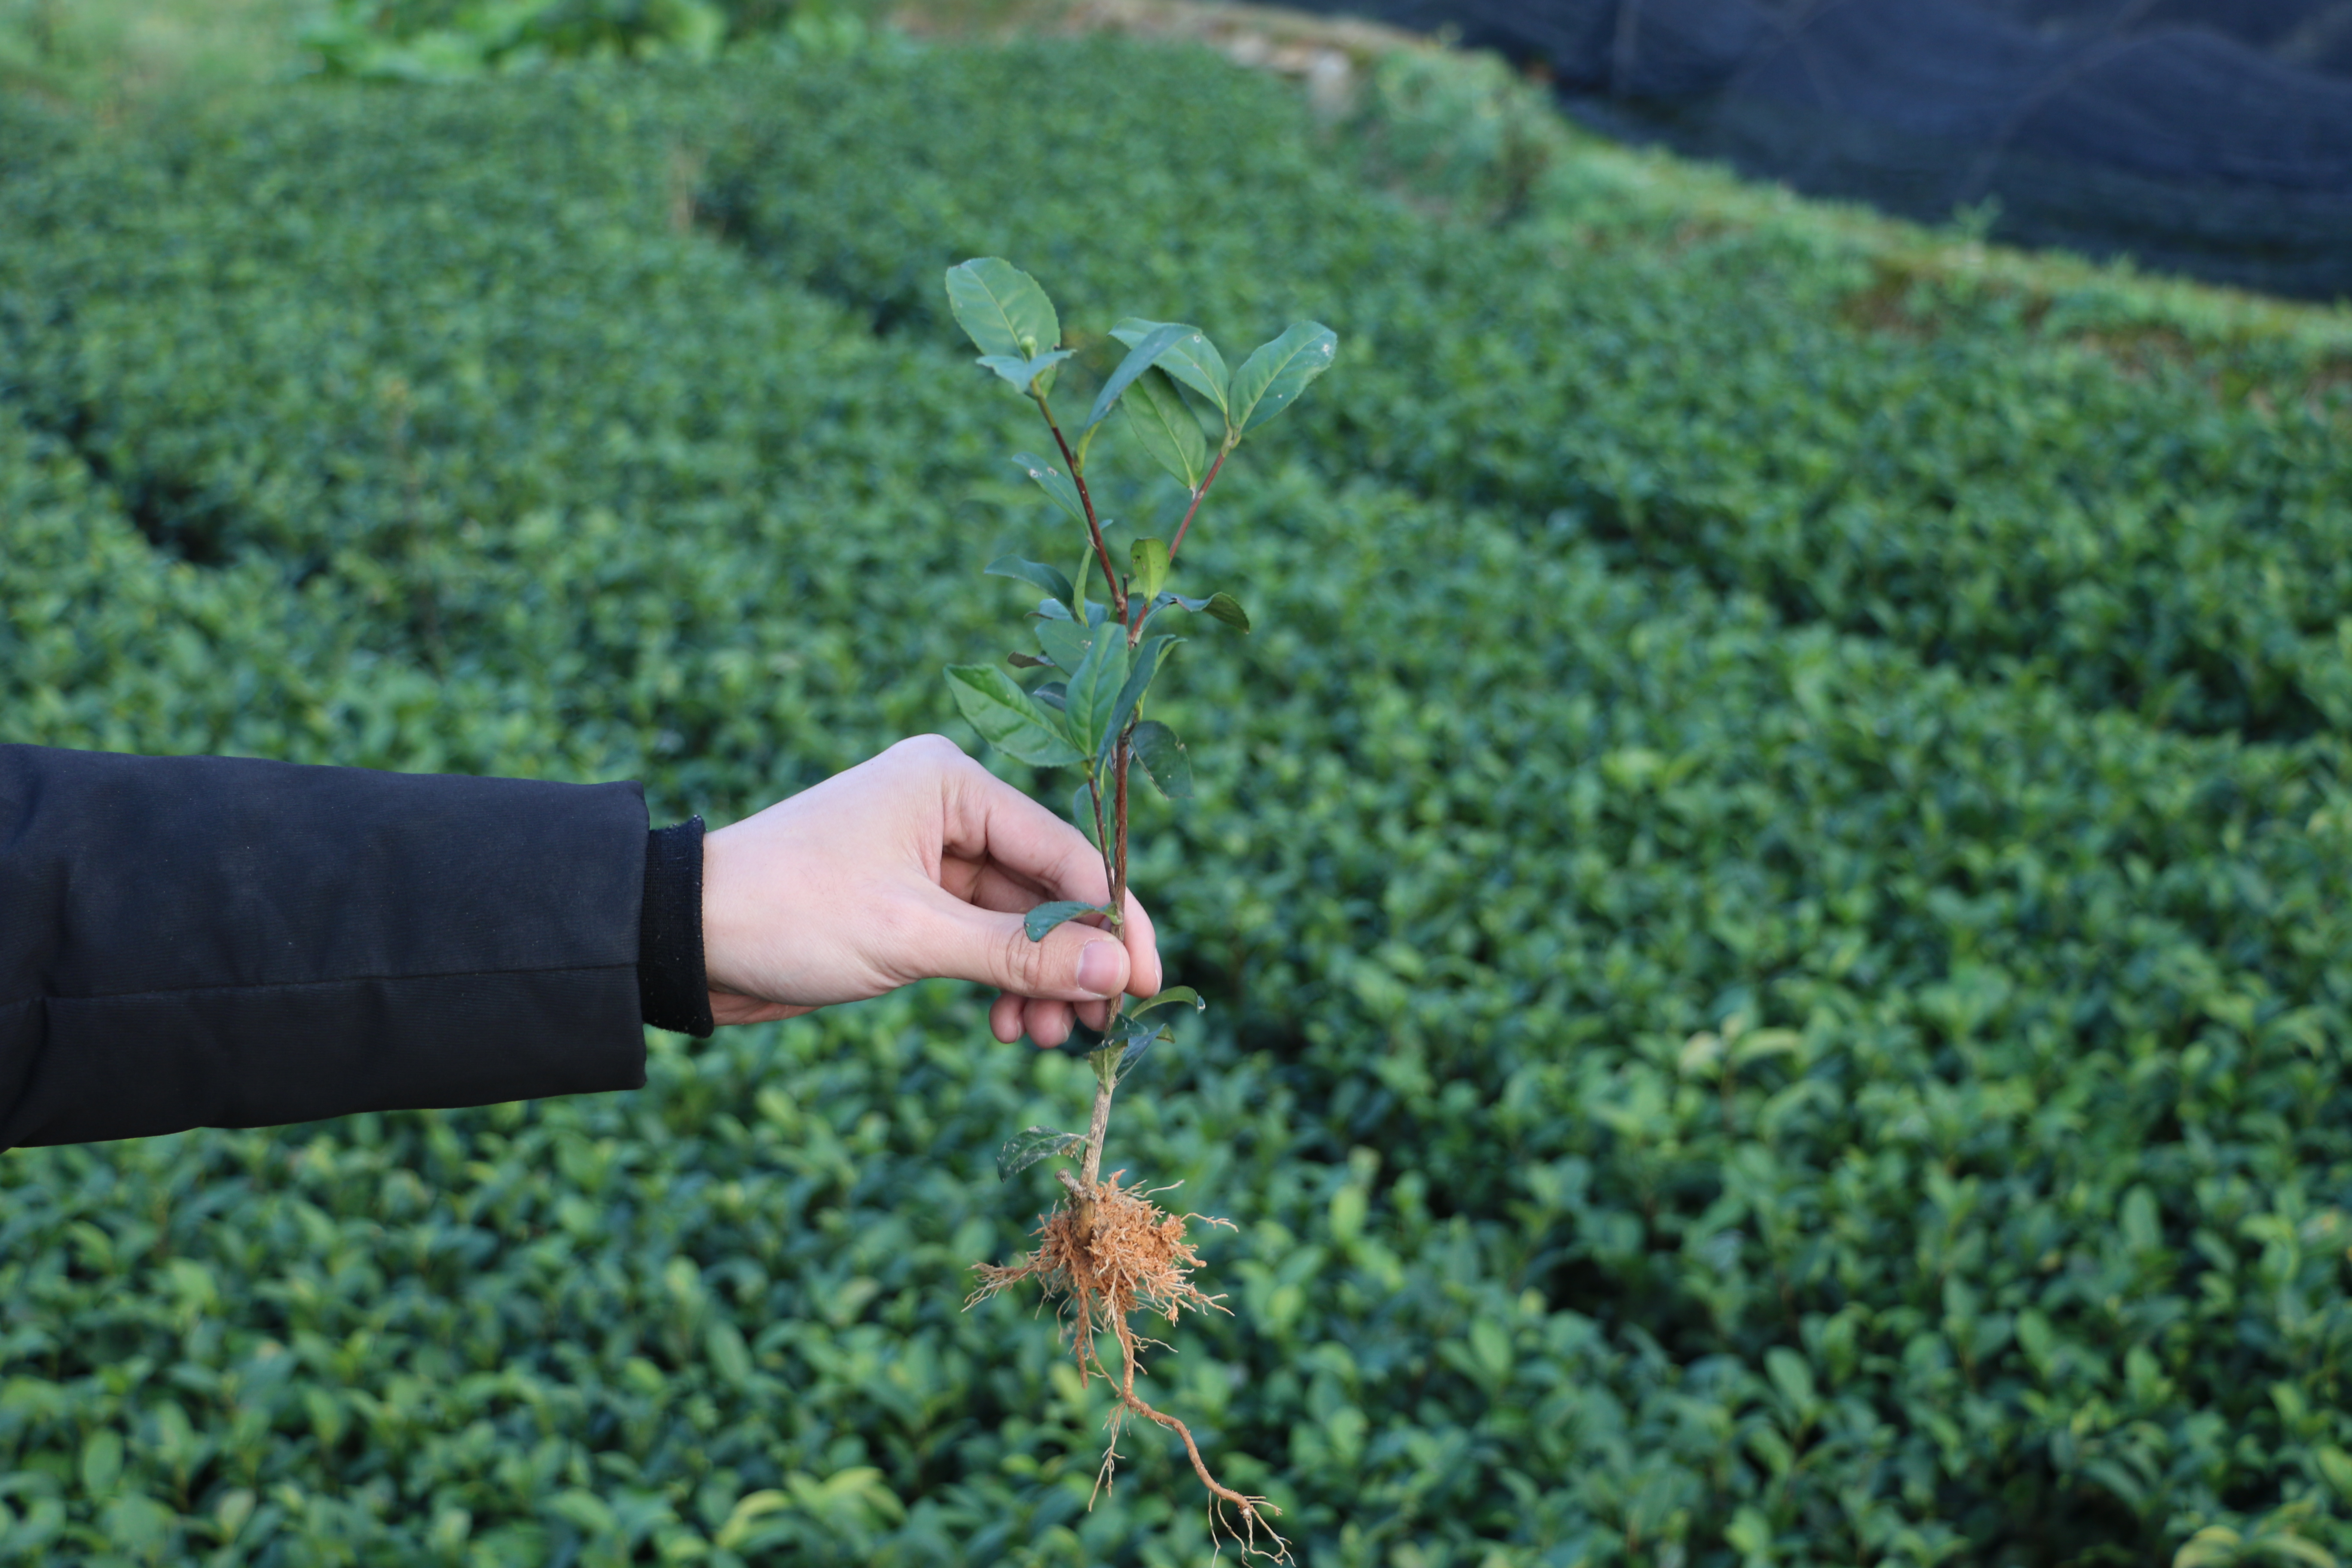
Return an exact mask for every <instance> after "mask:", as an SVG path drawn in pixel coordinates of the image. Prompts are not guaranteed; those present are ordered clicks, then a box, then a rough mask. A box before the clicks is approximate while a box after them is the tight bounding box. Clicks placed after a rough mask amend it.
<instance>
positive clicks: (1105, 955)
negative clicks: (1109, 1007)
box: [1078, 942, 1119, 996]
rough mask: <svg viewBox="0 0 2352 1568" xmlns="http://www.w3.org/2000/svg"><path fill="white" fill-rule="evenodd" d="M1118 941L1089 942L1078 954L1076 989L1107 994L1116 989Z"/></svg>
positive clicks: (1095, 993) (1100, 994)
mask: <svg viewBox="0 0 2352 1568" xmlns="http://www.w3.org/2000/svg"><path fill="white" fill-rule="evenodd" d="M1118 959H1119V952H1118V943H1117V942H1088V943H1087V945H1086V948H1085V950H1084V951H1083V952H1080V953H1079V954H1078V989H1079V990H1081V991H1085V992H1088V993H1091V994H1094V995H1097V996H1108V995H1109V994H1111V993H1112V992H1114V991H1116V990H1118V969H1119V963H1118Z"/></svg>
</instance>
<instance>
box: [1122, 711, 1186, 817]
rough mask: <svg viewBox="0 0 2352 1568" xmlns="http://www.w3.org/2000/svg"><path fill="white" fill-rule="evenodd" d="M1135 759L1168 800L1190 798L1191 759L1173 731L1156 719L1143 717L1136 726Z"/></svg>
mask: <svg viewBox="0 0 2352 1568" xmlns="http://www.w3.org/2000/svg"><path fill="white" fill-rule="evenodd" d="M1135 760H1136V761H1137V762H1139V763H1142V764H1143V772H1144V774H1145V776H1147V777H1149V778H1150V780H1151V782H1152V784H1154V785H1156V786H1157V787H1158V788H1159V791H1160V794H1161V795H1166V796H1167V797H1168V798H1169V799H1171V800H1190V799H1192V758H1191V757H1190V756H1188V755H1187V754H1186V753H1185V751H1184V742H1181V741H1180V740H1178V739H1177V738H1176V731H1173V730H1171V729H1170V728H1169V727H1168V726H1167V725H1165V724H1162V723H1161V722H1160V721H1159V720H1157V719H1146V720H1145V721H1143V722H1142V723H1140V724H1138V725H1137V726H1136V727H1135Z"/></svg>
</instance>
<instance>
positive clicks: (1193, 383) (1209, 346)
mask: <svg viewBox="0 0 2352 1568" xmlns="http://www.w3.org/2000/svg"><path fill="white" fill-rule="evenodd" d="M1170 325H1177V326H1183V325H1184V324H1183V323H1181V322H1168V321H1145V320H1144V319H1143V318H1142V317H1140V316H1129V318H1128V319H1127V320H1125V321H1121V322H1120V323H1119V324H1118V325H1117V326H1115V327H1113V328H1112V329H1111V330H1110V335H1111V336H1112V337H1115V338H1117V339H1118V341H1119V342H1123V343H1125V344H1126V345H1127V346H1128V347H1129V348H1134V347H1135V346H1136V345H1137V344H1139V343H1140V342H1143V341H1144V340H1145V339H1146V338H1149V337H1150V336H1151V334H1153V333H1154V332H1156V331H1159V330H1160V328H1162V327H1165V326H1170ZM1184 332H1185V335H1183V336H1181V337H1179V338H1177V339H1176V340H1175V341H1174V342H1171V344H1170V345H1169V346H1168V347H1166V348H1164V349H1162V350H1160V354H1159V357H1158V358H1157V359H1155V360H1154V361H1153V362H1152V363H1155V364H1157V365H1158V366H1159V367H1160V369H1161V370H1164V371H1166V372H1167V373H1168V374H1170V375H1172V376H1174V377H1175V378H1176V379H1177V380H1179V381H1181V382H1182V383H1183V384H1185V385H1187V386H1189V387H1191V388H1192V390H1193V391H1195V392H1197V393H1199V394H1200V395H1202V396H1203V397H1205V398H1207V399H1208V400H1209V401H1210V402H1212V403H1213V404H1215V405H1217V412H1218V413H1220V414H1223V412H1224V411H1225V397H1226V386H1227V384H1228V383H1230V382H1231V381H1232V380H1233V373H1232V372H1230V371H1228V370H1227V369H1225V356H1224V355H1223V354H1221V353H1218V352H1217V345H1216V344H1214V343H1213V342H1210V341H1209V334H1208V333H1206V332H1204V331H1201V329H1200V328H1198V327H1193V326H1184Z"/></svg>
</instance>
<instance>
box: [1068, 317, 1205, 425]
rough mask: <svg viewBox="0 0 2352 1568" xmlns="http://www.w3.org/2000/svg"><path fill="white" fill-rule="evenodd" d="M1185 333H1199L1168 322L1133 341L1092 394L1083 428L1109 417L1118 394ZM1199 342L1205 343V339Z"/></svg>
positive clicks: (1196, 334) (1175, 322)
mask: <svg viewBox="0 0 2352 1568" xmlns="http://www.w3.org/2000/svg"><path fill="white" fill-rule="evenodd" d="M1187 333H1192V335H1194V336H1198V335H1199V334H1198V333H1197V332H1194V331H1193V329H1192V328H1191V327H1188V326H1186V325H1184V324H1183V323H1182V322H1181V321H1170V322H1168V323H1166V324H1164V325H1162V326H1159V327H1155V328H1153V329H1152V330H1151V331H1149V332H1146V333H1145V334H1144V335H1143V336H1142V337H1141V338H1140V339H1139V340H1137V342H1136V343H1135V344H1134V346H1133V347H1131V348H1129V350H1128V352H1127V357H1126V358H1125V359H1123V360H1121V361H1119V362H1118V369H1117V370H1115V371H1113V372H1111V373H1110V379H1109V380H1108V381H1106V382H1104V383H1103V387H1102V391H1100V392H1099V393H1097V394H1096V395H1095V405H1094V407H1093V408H1092V409H1091V410H1089V411H1088V413H1087V423H1086V428H1087V429H1089V430H1091V429H1093V428H1094V427H1095V426H1097V425H1099V424H1101V423H1102V422H1103V421H1104V420H1106V419H1108V418H1109V417H1110V411H1111V409H1112V408H1113V407H1114V406H1116V405H1118V400H1119V397H1120V395H1122V394H1123V393H1125V392H1126V391H1127V389H1128V387H1129V385H1130V384H1133V382H1134V381H1135V378H1136V377H1137V376H1139V375H1141V374H1143V373H1144V372H1145V371H1147V370H1150V368H1151V366H1152V362H1153V361H1155V360H1157V359H1158V358H1159V357H1160V355H1161V354H1162V353H1165V352H1166V351H1168V350H1169V349H1171V348H1173V347H1174V346H1175V345H1176V344H1177V343H1179V342H1181V341H1182V340H1183V339H1184V337H1185V335H1186V334H1187ZM1206 341H1207V340H1206V339H1202V342H1206Z"/></svg>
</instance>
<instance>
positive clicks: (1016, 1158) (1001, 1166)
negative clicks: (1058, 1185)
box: [996, 1127, 1087, 1182]
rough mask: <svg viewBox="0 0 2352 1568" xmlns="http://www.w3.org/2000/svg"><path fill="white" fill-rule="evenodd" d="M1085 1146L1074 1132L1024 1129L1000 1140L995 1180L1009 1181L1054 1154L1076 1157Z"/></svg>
mask: <svg viewBox="0 0 2352 1568" xmlns="http://www.w3.org/2000/svg"><path fill="white" fill-rule="evenodd" d="M1086 1146H1087V1141H1086V1139H1084V1138H1083V1137H1081V1136H1079V1135H1078V1134H1077V1133H1076V1132H1056V1131H1054V1129H1052V1128H1050V1127H1024V1128H1023V1129H1022V1130H1021V1131H1018V1132H1015V1133H1014V1134H1013V1136H1012V1137H1010V1138H1007V1139H1006V1140H1005V1141H1004V1147H1003V1148H1002V1149H999V1150H998V1151H997V1152H996V1176H997V1180H999V1181H1003V1182H1009V1181H1011V1180H1012V1179H1013V1177H1015V1176H1017V1175H1019V1174H1020V1173H1022V1172H1024V1171H1025V1170H1027V1169H1028V1168H1029V1167H1030V1166H1032V1165H1034V1164H1035V1163H1037V1162H1038V1161H1040V1160H1049V1159H1052V1158H1053V1157H1054V1156H1055V1155H1057V1154H1076V1153H1078V1152H1082V1151H1083V1150H1084V1149H1085V1148H1086Z"/></svg>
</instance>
